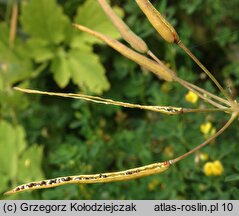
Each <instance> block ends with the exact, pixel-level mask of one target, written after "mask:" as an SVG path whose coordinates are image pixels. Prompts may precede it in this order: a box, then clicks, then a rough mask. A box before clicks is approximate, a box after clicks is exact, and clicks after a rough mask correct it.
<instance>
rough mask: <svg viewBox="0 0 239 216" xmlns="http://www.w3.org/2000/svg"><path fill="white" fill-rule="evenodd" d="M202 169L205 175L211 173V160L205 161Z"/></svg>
mask: <svg viewBox="0 0 239 216" xmlns="http://www.w3.org/2000/svg"><path fill="white" fill-rule="evenodd" d="M203 171H204V173H205V175H206V176H211V175H213V163H212V162H207V163H205V165H204V167H203Z"/></svg>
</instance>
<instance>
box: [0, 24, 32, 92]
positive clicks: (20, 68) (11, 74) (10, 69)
mask: <svg viewBox="0 0 239 216" xmlns="http://www.w3.org/2000/svg"><path fill="white" fill-rule="evenodd" d="M0 32H1V34H0V35H1V36H0V59H1V67H0V77H1V78H0V79H2V80H3V85H4V87H5V88H7V87H9V86H11V84H13V83H15V82H19V81H22V80H25V79H27V78H29V77H30V76H31V70H32V63H31V61H30V59H29V54H28V52H27V49H26V46H25V44H24V43H22V41H20V40H19V39H18V38H16V41H15V43H14V47H13V48H12V49H9V28H8V27H7V26H6V24H5V23H1V24H0Z"/></svg>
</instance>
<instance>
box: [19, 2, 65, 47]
mask: <svg viewBox="0 0 239 216" xmlns="http://www.w3.org/2000/svg"><path fill="white" fill-rule="evenodd" d="M21 23H22V25H23V28H24V30H25V32H27V33H28V34H29V35H31V36H33V37H36V38H41V39H43V40H45V41H50V42H51V43H53V44H59V43H60V42H61V41H63V40H64V29H65V27H66V25H67V24H68V25H69V20H68V18H67V17H66V16H65V15H64V14H63V12H62V8H61V7H60V6H59V5H58V4H57V3H56V1H55V0H41V1H39V0H31V1H24V2H23V3H22V16H21Z"/></svg>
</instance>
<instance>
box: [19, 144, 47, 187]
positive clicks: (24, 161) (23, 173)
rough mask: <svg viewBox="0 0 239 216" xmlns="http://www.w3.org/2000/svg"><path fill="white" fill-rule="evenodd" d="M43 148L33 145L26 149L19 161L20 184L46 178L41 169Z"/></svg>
mask: <svg viewBox="0 0 239 216" xmlns="http://www.w3.org/2000/svg"><path fill="white" fill-rule="evenodd" d="M42 154H43V147H42V146H38V145H36V144H35V145H33V146H31V147H30V148H28V149H26V150H25V151H24V153H23V154H22V156H21V158H20V159H19V163H18V170H17V171H18V172H17V177H18V181H19V182H29V181H35V180H39V179H42V178H44V175H43V173H42V169H41V163H42Z"/></svg>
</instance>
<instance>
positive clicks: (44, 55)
mask: <svg viewBox="0 0 239 216" xmlns="http://www.w3.org/2000/svg"><path fill="white" fill-rule="evenodd" d="M27 45H28V47H29V51H30V52H31V57H32V58H33V59H34V60H35V61H36V62H38V63H40V62H44V61H47V60H50V59H52V58H53V57H54V50H51V47H50V44H49V42H47V41H45V40H42V39H39V38H31V39H29V40H28V42H27Z"/></svg>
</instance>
